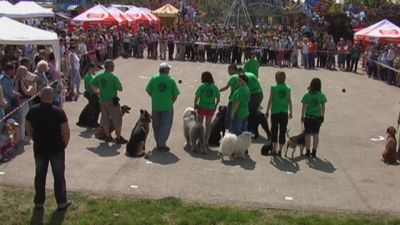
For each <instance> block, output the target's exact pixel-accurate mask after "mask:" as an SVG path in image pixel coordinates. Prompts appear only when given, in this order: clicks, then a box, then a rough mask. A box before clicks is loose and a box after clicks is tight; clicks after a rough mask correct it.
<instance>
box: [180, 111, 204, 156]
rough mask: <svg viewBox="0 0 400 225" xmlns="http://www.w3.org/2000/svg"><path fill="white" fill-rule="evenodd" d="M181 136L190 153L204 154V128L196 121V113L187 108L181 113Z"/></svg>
mask: <svg viewBox="0 0 400 225" xmlns="http://www.w3.org/2000/svg"><path fill="white" fill-rule="evenodd" d="M183 134H184V135H185V139H186V146H185V147H188V148H189V149H190V151H192V152H199V153H203V154H206V153H207V147H206V144H205V141H204V127H203V125H202V124H201V123H199V122H198V121H197V113H196V111H195V110H194V109H193V108H191V107H188V108H186V109H185V112H184V113H183Z"/></svg>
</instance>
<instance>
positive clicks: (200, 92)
mask: <svg viewBox="0 0 400 225" xmlns="http://www.w3.org/2000/svg"><path fill="white" fill-rule="evenodd" d="M195 95H196V96H195V98H194V108H195V109H196V108H197V113H198V115H199V118H198V119H199V122H200V123H201V124H203V119H204V117H206V125H205V127H206V134H205V136H204V141H205V142H204V143H206V144H207V145H208V139H210V134H211V120H212V118H213V116H214V112H215V109H216V108H217V106H218V104H219V101H220V95H219V90H218V87H217V85H215V82H214V78H213V76H212V74H211V73H210V72H208V71H206V72H203V73H202V74H201V85H200V86H199V87H198V88H197V90H196V93H195Z"/></svg>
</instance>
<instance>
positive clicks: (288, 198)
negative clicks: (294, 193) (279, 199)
mask: <svg viewBox="0 0 400 225" xmlns="http://www.w3.org/2000/svg"><path fill="white" fill-rule="evenodd" d="M285 200H286V201H293V197H289V196H286V197H285Z"/></svg>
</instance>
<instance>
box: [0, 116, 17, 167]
mask: <svg viewBox="0 0 400 225" xmlns="http://www.w3.org/2000/svg"><path fill="white" fill-rule="evenodd" d="M18 141H19V132H18V123H17V122H16V121H15V120H14V119H8V120H7V122H6V124H5V125H4V127H3V132H2V134H0V162H7V161H9V160H10V159H9V157H10V156H11V154H12V152H13V150H14V149H15V147H16V144H17V143H18Z"/></svg>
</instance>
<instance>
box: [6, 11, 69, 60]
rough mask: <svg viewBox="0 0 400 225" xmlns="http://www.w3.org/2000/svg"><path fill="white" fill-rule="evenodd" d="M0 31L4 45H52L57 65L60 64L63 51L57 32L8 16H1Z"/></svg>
mask: <svg viewBox="0 0 400 225" xmlns="http://www.w3.org/2000/svg"><path fill="white" fill-rule="evenodd" d="M10 28H12V29H10ZM0 31H1V32H0V44H2V45H25V44H36V45H51V46H52V48H53V51H54V56H55V57H56V61H57V66H58V65H59V63H60V59H61V51H60V42H59V39H58V36H57V34H56V33H54V32H50V31H45V30H41V29H38V28H34V27H31V26H28V25H25V24H23V23H20V22H18V21H15V20H13V19H10V18H7V17H1V18H0ZM5 31H7V32H5Z"/></svg>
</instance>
